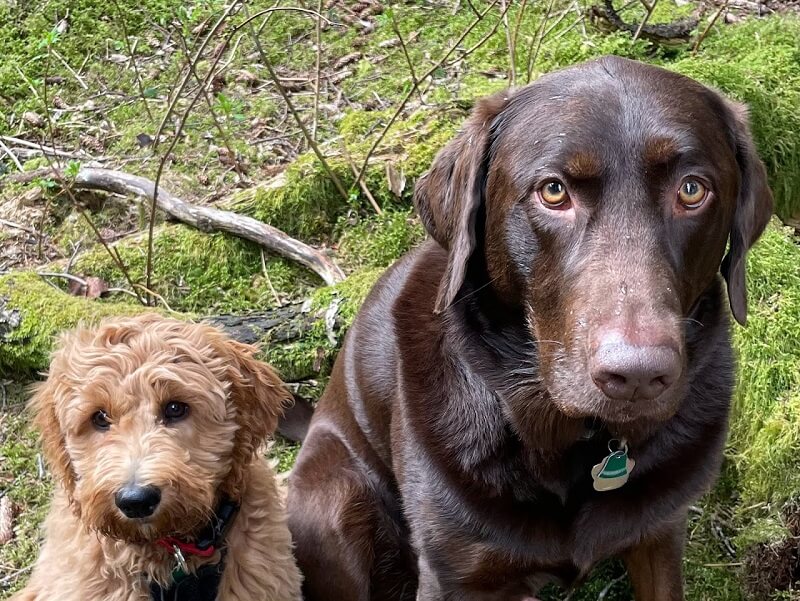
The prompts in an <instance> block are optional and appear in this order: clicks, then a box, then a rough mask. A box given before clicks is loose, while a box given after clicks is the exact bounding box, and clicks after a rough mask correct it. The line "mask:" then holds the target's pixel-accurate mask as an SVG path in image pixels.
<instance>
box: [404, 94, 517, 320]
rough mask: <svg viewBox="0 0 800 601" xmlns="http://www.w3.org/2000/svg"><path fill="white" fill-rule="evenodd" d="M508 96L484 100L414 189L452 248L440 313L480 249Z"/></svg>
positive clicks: (430, 226) (421, 208) (432, 226)
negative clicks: (492, 155)
mask: <svg viewBox="0 0 800 601" xmlns="http://www.w3.org/2000/svg"><path fill="white" fill-rule="evenodd" d="M508 98H509V92H500V93H498V94H495V95H494V96H490V97H489V98H486V99H484V100H481V101H480V102H479V103H478V105H477V107H476V108H475V109H474V110H473V111H472V115H471V116H470V118H469V119H468V120H467V122H466V124H465V126H464V128H463V129H462V130H461V132H460V133H459V134H458V136H457V137H456V138H455V139H454V140H453V141H452V142H450V143H449V144H448V145H447V146H445V147H444V148H443V149H442V150H441V151H439V154H437V155H436V159H434V161H433V165H432V167H431V169H430V170H429V171H428V172H427V173H426V174H425V175H423V176H422V177H421V178H420V179H419V180H417V185H416V188H415V189H414V205H415V206H416V208H417V212H418V213H419V216H420V219H421V220H422V223H423V225H424V226H425V229H427V230H428V233H429V234H430V235H431V236H432V237H433V238H434V240H436V241H437V242H438V243H439V244H441V245H442V247H444V248H445V249H447V251H448V258H447V270H446V272H445V274H444V277H443V278H442V282H441V284H440V286H439V293H438V296H437V298H436V305H435V310H436V312H437V313H438V312H440V311H443V310H444V309H446V308H447V307H448V306H449V305H450V304H451V303H452V302H453V300H454V299H455V296H456V294H458V291H459V289H460V288H461V286H462V284H463V283H464V277H465V275H466V268H467V261H468V260H469V258H470V256H471V255H472V253H473V251H474V250H475V237H476V236H475V218H476V215H477V213H478V210H479V208H480V206H481V202H482V200H483V193H484V184H485V181H484V180H485V179H486V172H487V169H488V164H487V163H488V158H489V157H488V152H489V140H490V132H491V128H492V122H493V121H494V119H495V118H496V117H497V116H498V115H499V114H500V113H501V112H502V110H503V109H504V108H505V106H506V104H507V103H508Z"/></svg>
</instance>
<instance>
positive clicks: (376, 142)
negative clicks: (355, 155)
mask: <svg viewBox="0 0 800 601" xmlns="http://www.w3.org/2000/svg"><path fill="white" fill-rule="evenodd" d="M499 1H500V0H493V2H492V3H491V4H490V5H489V6H488V7H487V8H486V9H485V10H484V11H483V12H482V13H480V14H479V15H478V16H477V17H476V18H475V20H474V21H472V23H470V24H469V26H468V27H467V28H466V29H465V30H464V31H463V32H461V35H460V36H458V39H457V40H456V41H455V43H453V44H452V45H451V46H450V47H449V48H448V49H447V51H446V52H445V53H444V55H443V56H442V58H440V59H439V60H438V61H437V62H436V64H435V65H433V66H432V67H431V68H430V69H428V70H427V71H426V72H425V73H424V74H423V75H422V76H421V77H420V78H419V81H425V80H426V79H428V77H430V76H431V75H433V74H434V73H435V72H436V70H437V69H439V68H440V67H441V66H442V65H443V64H444V63H445V61H446V60H447V59H448V58H450V55H451V54H453V52H455V50H456V48H458V46H459V45H460V44H461V42H463V41H464V38H466V37H467V36H468V35H469V34H470V32H471V31H472V30H473V29H475V27H476V26H477V25H478V23H480V22H481V21H482V20H483V18H484V17H485V16H486V15H487V13H488V12H489V11H490V10H492V9H493V8H494V7H495V5H496V4H497V3H498V2H499ZM417 87H418V85H414V84H413V83H412V85H411V89H410V90H409V91H408V92H407V93H406V95H405V96H404V97H403V99H402V100H401V101H400V104H399V105H398V106H397V109H396V110H395V112H394V114H393V115H392V116H391V118H390V119H389V122H388V123H387V124H386V125H385V126H384V127H383V129H382V130H381V132H380V134H378V137H377V138H375V140H373V142H372V145H371V146H370V148H369V150H368V151H367V155H366V156H365V157H364V162H363V163H362V164H361V169H359V170H358V175H357V176H356V182H360V181H361V178H362V177H364V172H365V171H366V170H367V167H368V166H369V159H370V158H371V157H372V155H373V153H374V152H375V149H376V148H378V145H379V144H380V143H381V142H382V141H383V138H384V137H386V134H387V133H388V132H389V129H390V128H391V127H392V125H394V122H395V121H397V118H398V117H399V116H400V113H402V112H403V109H404V108H405V106H406V104H408V101H409V100H410V99H411V97H412V96H413V95H414V93H415V92H416V91H417Z"/></svg>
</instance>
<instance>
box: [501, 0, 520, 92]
mask: <svg viewBox="0 0 800 601" xmlns="http://www.w3.org/2000/svg"><path fill="white" fill-rule="evenodd" d="M506 2H507V0H501V2H500V6H501V7H502V9H503V29H504V30H505V32H506V45H507V46H508V84H509V85H511V86H513V85H514V84H515V83H516V81H517V66H516V65H515V64H514V55H515V54H516V53H515V52H514V41H513V39H512V32H511V28H510V27H509V26H508V13H507V12H506V11H507V10H508V9H507V6H511V2H510V1H508V4H506Z"/></svg>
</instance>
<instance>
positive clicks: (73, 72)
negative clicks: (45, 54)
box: [51, 48, 89, 90]
mask: <svg viewBox="0 0 800 601" xmlns="http://www.w3.org/2000/svg"><path fill="white" fill-rule="evenodd" d="M51 50H52V52H53V56H55V57H56V58H57V59H58V60H59V61H61V64H62V65H64V66H65V67H66V68H67V71H69V72H70V73H71V74H72V76H73V77H74V78H75V81H77V82H78V84H79V85H80V86H81V87H82V88H83V89H84V90H88V89H89V86H87V85H86V82H85V81H83V78H82V77H81V76H80V75H78V73H77V72H76V71H75V69H73V68H72V67H70V66H69V63H68V62H67V61H66V60H64V57H63V56H61V55H60V54H59V53H58V52H56V49H55V48H52V49H51Z"/></svg>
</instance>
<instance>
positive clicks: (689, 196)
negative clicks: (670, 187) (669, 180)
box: [678, 179, 708, 209]
mask: <svg viewBox="0 0 800 601" xmlns="http://www.w3.org/2000/svg"><path fill="white" fill-rule="evenodd" d="M706 196H708V190H707V189H706V187H705V186H704V185H703V184H701V183H700V182H699V181H697V180H696V179H687V180H684V181H683V183H682V184H681V187H680V190H678V200H679V201H680V203H681V204H682V205H683V206H684V207H685V208H687V209H697V208H698V207H700V205H702V204H703V203H704V202H705V200H706Z"/></svg>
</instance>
